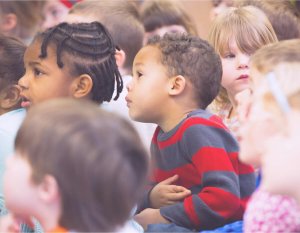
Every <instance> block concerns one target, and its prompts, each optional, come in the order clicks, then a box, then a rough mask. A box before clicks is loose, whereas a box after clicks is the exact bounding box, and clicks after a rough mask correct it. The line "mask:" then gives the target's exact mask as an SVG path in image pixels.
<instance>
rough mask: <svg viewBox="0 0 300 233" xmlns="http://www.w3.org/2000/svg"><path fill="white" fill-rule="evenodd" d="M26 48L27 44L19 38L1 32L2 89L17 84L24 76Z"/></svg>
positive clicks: (0, 75)
mask: <svg viewBox="0 0 300 233" xmlns="http://www.w3.org/2000/svg"><path fill="white" fill-rule="evenodd" d="M25 50H26V46H25V45H24V44H23V43H22V42H21V41H19V40H18V39H16V38H14V37H9V36H4V35H2V34H0V81H1V87H0V89H2V88H3V87H6V86H7V85H10V84H17V83H18V80H19V79H20V78H21V77H22V76H23V74H24V72H25V69H24V63H23V57H24V53H25Z"/></svg>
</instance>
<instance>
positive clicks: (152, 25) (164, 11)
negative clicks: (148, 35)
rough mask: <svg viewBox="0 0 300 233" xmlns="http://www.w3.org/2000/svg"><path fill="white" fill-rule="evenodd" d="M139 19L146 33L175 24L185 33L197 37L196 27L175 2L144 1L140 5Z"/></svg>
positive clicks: (169, 0)
mask: <svg viewBox="0 0 300 233" xmlns="http://www.w3.org/2000/svg"><path fill="white" fill-rule="evenodd" d="M141 18H142V22H143V24H144V27H145V30H146V32H151V31H154V30H155V29H157V28H160V27H163V26H171V25H174V24H175V25H181V26H183V27H184V28H185V29H186V31H187V33H189V34H192V35H197V29H196V25H195V23H194V22H193V20H192V18H190V16H189V14H187V12H185V10H184V9H183V8H182V7H181V5H180V4H179V3H177V2H175V1H171V0H164V1H161V0H151V1H144V2H143V3H142V5H141Z"/></svg>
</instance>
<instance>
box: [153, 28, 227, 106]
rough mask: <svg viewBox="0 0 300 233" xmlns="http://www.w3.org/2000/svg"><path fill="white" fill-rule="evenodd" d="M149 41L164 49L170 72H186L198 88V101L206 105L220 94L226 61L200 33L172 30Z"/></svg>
mask: <svg viewBox="0 0 300 233" xmlns="http://www.w3.org/2000/svg"><path fill="white" fill-rule="evenodd" d="M148 45H154V46H157V47H158V48H159V49H160V51H161V62H162V64H163V65H165V66H166V67H167V68H168V72H169V75H171V76H174V75H182V76H184V77H185V78H187V79H188V80H189V81H190V82H191V83H192V85H193V87H194V89H195V94H196V97H197V100H196V101H197V103H198V105H199V107H200V108H202V109H205V108H206V107H207V106H208V105H209V104H210V103H211V102H212V101H213V99H214V98H215V97H216V96H217V94H218V92H219V89H220V85H221V78H222V64H221V59H220V57H219V55H218V54H216V52H215V51H214V48H213V47H212V46H211V45H209V43H208V42H207V41H205V40H202V39H200V38H199V37H197V36H193V35H187V34H180V33H170V34H168V33H167V34H165V35H164V36H163V37H162V38H160V37H158V36H155V37H153V38H151V39H150V40H149V42H148Z"/></svg>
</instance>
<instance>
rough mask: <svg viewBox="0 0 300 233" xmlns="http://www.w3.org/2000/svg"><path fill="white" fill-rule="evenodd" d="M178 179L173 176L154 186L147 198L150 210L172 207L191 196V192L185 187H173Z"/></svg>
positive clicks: (176, 176)
mask: <svg viewBox="0 0 300 233" xmlns="http://www.w3.org/2000/svg"><path fill="white" fill-rule="evenodd" d="M178 178H179V176H178V175H174V176H172V177H170V178H168V179H165V180H164V181H162V182H160V183H158V184H157V185H155V186H154V188H153V189H152V190H151V192H150V196H149V199H150V205H151V208H154V209H159V208H160V207H163V206H167V205H173V204H175V203H178V202H180V201H183V199H184V198H186V197H188V196H190V195H191V191H190V190H188V189H186V188H185V187H183V186H179V185H173V183H175V182H176V181H177V180H178Z"/></svg>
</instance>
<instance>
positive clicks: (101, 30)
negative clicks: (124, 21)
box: [36, 22, 123, 103]
mask: <svg viewBox="0 0 300 233" xmlns="http://www.w3.org/2000/svg"><path fill="white" fill-rule="evenodd" d="M36 39H41V40H42V42H41V54H40V58H45V57H47V47H48V45H49V44H50V43H51V44H53V45H55V46H56V54H57V65H58V67H59V68H62V67H63V66H64V64H65V63H66V64H68V66H69V67H68V68H69V70H70V72H71V74H72V75H74V76H77V75H82V74H88V75H89V76H90V77H91V78H92V80H93V87H92V93H91V94H92V97H91V98H92V100H93V101H96V102H98V103H102V102H103V101H110V100H111V98H112V95H113V93H114V88H115V86H116V89H117V91H116V96H115V98H114V100H116V99H118V97H119V94H120V93H121V91H122V89H123V82H122V77H121V74H120V72H119V70H118V67H117V64H116V59H115V50H116V46H115V44H114V42H113V40H112V38H111V35H110V34H109V33H108V31H107V30H106V28H105V27H104V26H103V25H102V24H101V23H99V22H92V23H78V24H68V23H61V24H58V25H57V26H55V27H52V28H50V29H48V30H46V31H45V32H42V33H40V34H38V35H37V36H36ZM62 56H64V57H63V59H62ZM62 60H64V62H63V61H62Z"/></svg>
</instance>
